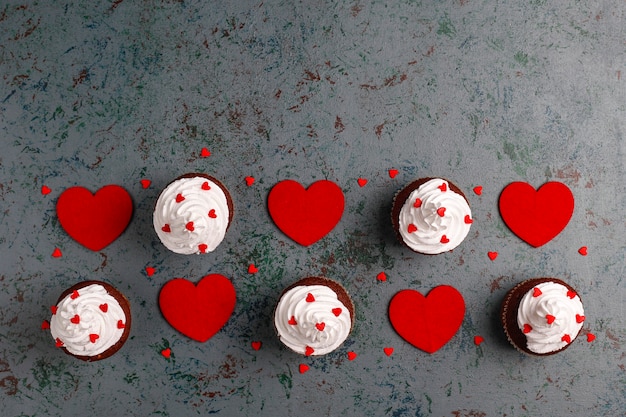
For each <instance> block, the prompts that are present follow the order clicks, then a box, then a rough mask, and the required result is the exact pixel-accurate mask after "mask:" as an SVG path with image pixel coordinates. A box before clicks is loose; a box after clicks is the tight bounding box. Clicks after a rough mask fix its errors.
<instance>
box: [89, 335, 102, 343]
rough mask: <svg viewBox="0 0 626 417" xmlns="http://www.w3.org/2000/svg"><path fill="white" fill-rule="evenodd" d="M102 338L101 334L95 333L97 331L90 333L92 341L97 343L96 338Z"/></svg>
mask: <svg viewBox="0 0 626 417" xmlns="http://www.w3.org/2000/svg"><path fill="white" fill-rule="evenodd" d="M98 339H100V335H98V334H95V333H90V334H89V341H90V342H91V343H96V340H98Z"/></svg>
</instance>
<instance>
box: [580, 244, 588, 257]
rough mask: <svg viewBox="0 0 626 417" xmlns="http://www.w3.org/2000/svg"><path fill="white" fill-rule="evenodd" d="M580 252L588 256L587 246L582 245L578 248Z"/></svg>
mask: <svg viewBox="0 0 626 417" xmlns="http://www.w3.org/2000/svg"><path fill="white" fill-rule="evenodd" d="M578 253H580V254H581V255H582V256H587V253H588V252H587V246H581V247H580V249H578Z"/></svg>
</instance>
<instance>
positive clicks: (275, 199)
mask: <svg viewBox="0 0 626 417" xmlns="http://www.w3.org/2000/svg"><path fill="white" fill-rule="evenodd" d="M267 207H268V210H269V213H270V216H271V217H272V220H273V221H274V223H275V224H276V226H277V227H278V228H279V229H280V230H282V232H283V233H285V234H286V235H287V236H289V237H290V238H291V239H293V240H295V241H296V242H297V243H299V244H301V245H303V246H309V245H311V244H313V243H315V242H317V241H318V240H320V239H321V238H323V237H324V236H326V235H327V234H328V233H329V232H330V231H331V230H332V229H333V228H334V227H335V226H336V225H337V223H339V220H340V219H341V215H342V214H343V209H344V196H343V191H341V188H339V186H338V185H337V184H335V183H334V182H332V181H328V180H321V181H316V182H314V183H313V184H311V185H310V186H309V188H306V189H305V188H304V187H303V186H302V185H301V184H300V183H299V182H297V181H293V180H284V181H281V182H279V183H278V184H276V185H275V186H274V187H273V188H272V190H271V191H270V193H269V195H268V198H267Z"/></svg>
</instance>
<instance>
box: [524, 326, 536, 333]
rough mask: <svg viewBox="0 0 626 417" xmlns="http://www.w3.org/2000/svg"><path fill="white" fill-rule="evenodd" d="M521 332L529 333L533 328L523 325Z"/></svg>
mask: <svg viewBox="0 0 626 417" xmlns="http://www.w3.org/2000/svg"><path fill="white" fill-rule="evenodd" d="M522 331H523V332H524V333H530V332H532V331H533V328H532V327H531V326H530V324H524V328H523V329H522Z"/></svg>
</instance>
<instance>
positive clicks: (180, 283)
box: [159, 274, 236, 342]
mask: <svg viewBox="0 0 626 417" xmlns="http://www.w3.org/2000/svg"><path fill="white" fill-rule="evenodd" d="M235 299H236V295H235V287H233V284H232V283H231V282H230V280H229V279H228V278H226V277H225V276H223V275H219V274H211V275H207V276H205V277H204V278H202V279H201V280H200V282H199V283H198V285H194V284H193V283H192V282H190V281H187V280H186V279H183V278H174V279H172V280H170V281H168V282H167V283H166V284H165V285H164V286H163V288H161V292H160V293H159V308H160V309H161V313H162V314H163V317H165V320H167V322H168V323H169V324H170V325H171V326H172V327H173V328H175V329H176V330H178V331H179V332H181V333H182V334H184V335H185V336H187V337H190V338H192V339H194V340H197V341H198V342H206V341H207V340H209V339H210V338H211V337H212V336H213V335H214V334H215V333H217V332H218V331H219V330H220V329H221V328H222V327H223V326H224V325H225V324H226V322H227V321H228V319H229V318H230V316H231V314H232V313H233V310H234V309H235Z"/></svg>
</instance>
